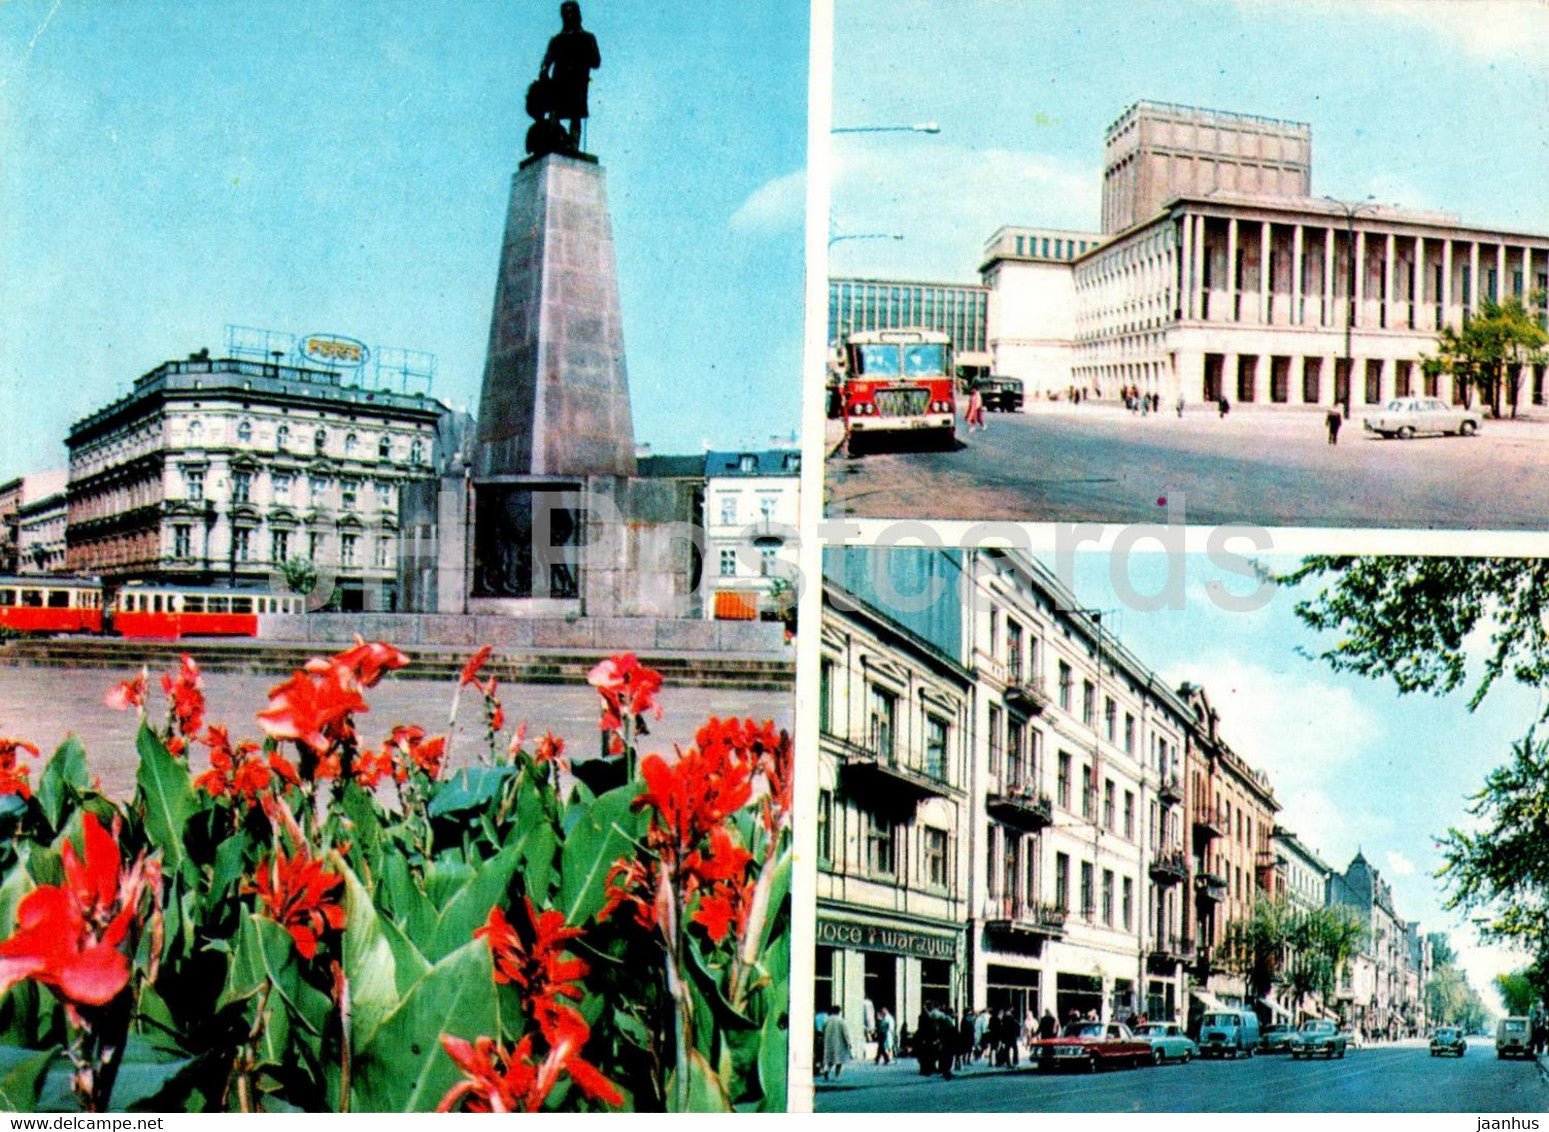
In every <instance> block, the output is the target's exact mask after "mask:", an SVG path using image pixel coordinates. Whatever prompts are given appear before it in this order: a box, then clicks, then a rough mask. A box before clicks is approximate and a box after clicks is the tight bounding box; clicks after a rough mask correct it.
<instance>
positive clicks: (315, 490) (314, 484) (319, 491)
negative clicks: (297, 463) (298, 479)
mask: <svg viewBox="0 0 1549 1132" xmlns="http://www.w3.org/2000/svg"><path fill="white" fill-rule="evenodd" d="M327 487H328V481H327V480H325V479H324V478H323V477H322V476H308V477H307V493H308V496H309V498H310V499H311V501H312V506H313V507H321V506H322V505H323V492H324V490H325V489H326V488H327Z"/></svg>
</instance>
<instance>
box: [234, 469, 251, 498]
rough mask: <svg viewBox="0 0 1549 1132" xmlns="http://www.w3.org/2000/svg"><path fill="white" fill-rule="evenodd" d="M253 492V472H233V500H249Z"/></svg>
mask: <svg viewBox="0 0 1549 1132" xmlns="http://www.w3.org/2000/svg"><path fill="white" fill-rule="evenodd" d="M252 493H253V474H252V473H251V472H232V473H231V501H232V502H233V503H247V502H249V500H250V498H251V496H252Z"/></svg>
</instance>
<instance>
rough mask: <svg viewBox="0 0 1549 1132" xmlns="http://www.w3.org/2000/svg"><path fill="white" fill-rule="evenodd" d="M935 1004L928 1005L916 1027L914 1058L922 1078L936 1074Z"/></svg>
mask: <svg viewBox="0 0 1549 1132" xmlns="http://www.w3.org/2000/svg"><path fill="white" fill-rule="evenodd" d="M934 1008H935V1007H934V1004H932V1003H926V1005H925V1008H924V1009H923V1010H921V1011H920V1017H919V1018H918V1019H917V1020H916V1022H915V1026H914V1058H915V1060H916V1061H918V1062H919V1063H920V1076H922V1077H929V1076H930V1075H931V1074H932V1073H934V1072H936V1048H935V1046H936V1023H935V1021H934V1020H933V1019H932V1018H931V1012H932V1010H934Z"/></svg>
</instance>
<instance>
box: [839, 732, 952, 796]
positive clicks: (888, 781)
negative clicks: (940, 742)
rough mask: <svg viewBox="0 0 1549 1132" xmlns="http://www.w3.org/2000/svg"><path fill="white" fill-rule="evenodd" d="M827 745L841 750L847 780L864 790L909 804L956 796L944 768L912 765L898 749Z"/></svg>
mask: <svg viewBox="0 0 1549 1132" xmlns="http://www.w3.org/2000/svg"><path fill="white" fill-rule="evenodd" d="M827 742H829V743H830V744H832V745H834V746H835V747H837V748H838V750H839V757H840V759H841V765H842V767H843V772H844V775H845V777H846V778H848V779H853V780H854V781H855V784H856V785H857V786H858V787H860V788H861V789H863V790H864V789H865V788H866V787H871V788H874V789H876V790H880V791H882V792H883V793H882V796H883V797H887V796H892V797H895V798H898V799H899V800H900V801H905V802H919V801H922V800H924V799H926V798H950V797H952V796H953V795H954V794H955V793H956V791H955V790H954V789H953V788H952V785H951V783H949V782H948V781H947V773H946V767H944V766H928V765H923V764H922V765H919V766H915V765H911V764H910V763H909V762H908V761H907V760H905V759H903V758H900V757H899V754H898V752H897V750H896V749H895V750H880V749H877V748H873V747H866V746H861V745H860V744H859V743H851V742H849V741H848V740H845V739H837V738H833V737H828V739H827ZM862 796H864V794H863V795H862Z"/></svg>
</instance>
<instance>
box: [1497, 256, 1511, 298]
mask: <svg viewBox="0 0 1549 1132" xmlns="http://www.w3.org/2000/svg"><path fill="white" fill-rule="evenodd" d="M1510 293H1511V292H1510V290H1509V289H1508V288H1507V286H1506V244H1505V241H1502V242H1501V243H1499V244H1496V245H1495V301H1496V302H1498V303H1501V302H1505V301H1506V296H1507V295H1508V294H1510Z"/></svg>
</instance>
